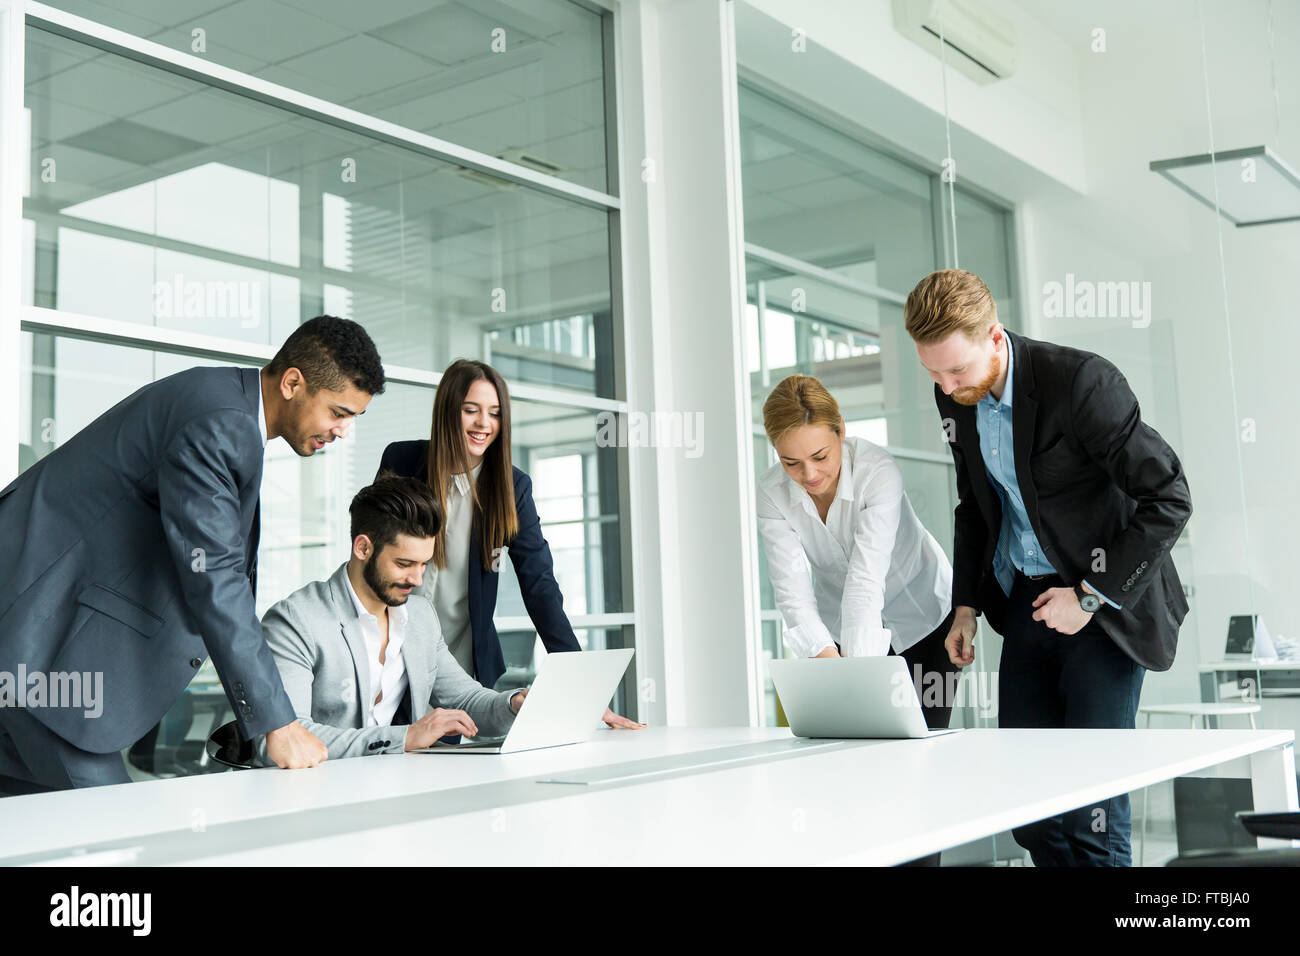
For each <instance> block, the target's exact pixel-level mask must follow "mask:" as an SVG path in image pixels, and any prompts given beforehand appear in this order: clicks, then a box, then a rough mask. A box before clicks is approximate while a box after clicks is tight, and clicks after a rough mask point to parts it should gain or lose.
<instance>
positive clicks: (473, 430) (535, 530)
mask: <svg viewBox="0 0 1300 956" xmlns="http://www.w3.org/2000/svg"><path fill="white" fill-rule="evenodd" d="M379 470H380V471H381V472H382V471H385V470H389V471H394V472H396V473H397V474H399V475H406V476H410V477H415V478H419V479H420V480H422V481H426V482H428V484H429V487H430V488H431V489H432V490H433V493H434V494H435V495H436V496H437V498H438V503H439V504H440V505H441V506H442V511H443V514H444V515H446V520H445V521H444V522H443V526H442V530H441V531H440V532H439V533H438V536H437V539H436V543H435V545H434V552H433V565H434V573H433V574H426V575H425V578H424V583H423V584H422V585H421V588H420V593H421V594H423V595H424V596H425V597H426V598H428V600H429V601H430V603H432V604H433V606H434V610H436V611H437V613H438V622H439V624H441V626H442V634H443V638H444V640H445V641H446V642H447V648H448V650H450V651H451V653H452V655H453V656H454V657H455V658H456V661H457V662H458V663H459V664H460V666H461V667H462V668H463V669H464V671H465V672H466V673H467V674H469V675H470V676H471V677H473V678H475V679H476V680H478V682H479V683H480V684H482V685H483V686H484V687H492V686H493V685H494V684H496V682H497V680H498V679H499V678H500V677H501V675H502V674H503V673H505V669H506V666H505V657H504V655H503V654H502V651H501V641H500V639H499V638H498V636H497V630H496V626H495V625H494V624H493V622H492V614H493V612H494V611H495V609H496V603H497V581H498V573H497V571H498V568H499V567H500V562H501V552H502V550H503V549H504V550H505V551H506V553H507V554H508V555H509V556H510V561H511V563H512V564H513V565H514V569H515V576H516V577H517V578H518V580H519V589H520V591H521V593H522V594H523V599H524V606H525V607H526V608H527V609H528V616H529V617H530V618H531V619H532V622H533V626H534V627H536V628H537V635H538V637H540V638H541V639H542V644H543V645H544V646H545V647H546V650H547V651H548V652H555V651H577V650H581V648H580V647H579V645H578V638H577V637H576V636H575V635H574V633H573V627H572V626H571V625H570V624H569V619H568V617H567V616H566V615H565V613H564V606H563V605H564V598H563V596H562V595H561V594H560V586H559V584H557V583H556V580H555V572H554V565H553V563H552V560H551V549H550V546H549V545H547V543H546V538H545V537H544V536H543V535H542V525H541V521H540V520H539V518H538V517H537V506H536V504H535V503H534V502H533V482H532V479H531V478H529V476H528V475H527V474H526V473H524V472H523V471H521V470H519V469H518V468H515V467H514V466H513V464H512V463H511V460H510V392H509V390H508V389H507V388H506V383H505V379H503V378H502V377H501V374H500V373H499V372H498V371H497V370H496V369H494V368H493V367H492V366H490V365H488V364H487V363H486V362H480V361H477V360H473V359H457V360H456V361H455V362H453V363H452V364H451V365H450V366H448V367H447V370H446V371H445V372H443V374H442V379H441V381H439V383H438V390H437V392H435V394H434V400H433V425H432V429H431V432H430V437H429V440H427V441H426V440H418V441H400V442H393V443H392V444H391V445H389V446H388V447H387V448H385V449H384V455H383V459H382V460H381V461H380V463H379ZM604 720H605V723H607V724H609V725H610V726H611V727H621V728H628V729H636V728H640V727H642V726H644V725H643V724H638V723H636V722H635V721H632V720H628V719H627V718H626V717H620V716H618V715H617V714H615V713H613V711H611V710H609V709H606V711H605V716H604Z"/></svg>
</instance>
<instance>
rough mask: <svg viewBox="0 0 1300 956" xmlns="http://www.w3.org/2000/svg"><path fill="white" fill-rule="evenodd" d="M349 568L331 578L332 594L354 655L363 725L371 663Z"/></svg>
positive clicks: (336, 610)
mask: <svg viewBox="0 0 1300 956" xmlns="http://www.w3.org/2000/svg"><path fill="white" fill-rule="evenodd" d="M347 574H348V566H347V565H346V564H344V565H343V566H342V567H340V568H339V569H338V570H337V571H335V572H334V575H333V576H332V577H331V578H330V592H331V593H332V594H333V596H334V609H335V612H336V613H337V615H338V619H339V632H340V633H341V634H342V635H343V640H344V642H345V643H346V644H347V646H348V651H349V652H351V654H352V666H353V668H354V669H355V670H356V678H357V707H358V708H359V710H360V719H361V721H362V725H363V726H364V724H365V719H366V706H365V705H366V695H367V694H368V693H370V661H369V659H368V657H367V652H366V638H365V635H363V634H362V633H361V619H360V618H359V617H357V608H356V605H355V604H353V603H352V594H351V593H350V591H349V586H348V581H347Z"/></svg>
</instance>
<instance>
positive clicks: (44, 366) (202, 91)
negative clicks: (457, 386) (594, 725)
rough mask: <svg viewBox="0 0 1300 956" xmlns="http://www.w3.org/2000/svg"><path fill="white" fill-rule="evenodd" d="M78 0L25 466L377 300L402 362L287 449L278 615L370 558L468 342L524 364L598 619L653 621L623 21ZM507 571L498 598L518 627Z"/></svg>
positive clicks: (517, 432) (616, 623)
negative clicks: (621, 108) (636, 415)
mask: <svg viewBox="0 0 1300 956" xmlns="http://www.w3.org/2000/svg"><path fill="white" fill-rule="evenodd" d="M55 6H56V7H58V8H59V9H60V11H65V12H66V13H68V14H74V15H76V16H75V17H67V16H65V15H64V13H58V14H52V15H50V16H49V17H45V16H36V15H33V14H29V16H28V26H27V40H26V65H27V76H26V102H25V106H26V110H25V114H26V115H25V117H24V124H23V125H24V126H25V128H26V129H27V131H28V135H29V137H30V173H29V183H28V185H27V188H26V190H25V199H24V204H23V218H24V223H23V239H24V245H25V261H24V276H25V281H24V288H23V305H24V308H23V330H24V334H23V337H22V342H21V348H22V375H23V382H22V388H23V407H22V409H21V410H20V414H21V415H22V424H21V426H20V445H21V447H20V468H24V469H25V468H27V467H30V466H31V464H32V463H33V462H35V461H37V460H39V459H40V458H41V457H42V456H44V455H46V454H49V453H50V452H51V451H52V450H54V449H55V448H57V447H58V446H59V445H61V444H62V443H63V442H64V441H66V440H67V439H68V438H69V437H70V436H72V435H73V434H75V433H76V432H77V431H78V430H79V429H80V428H82V427H83V426H84V425H86V424H87V423H88V422H90V421H91V420H93V419H94V418H95V417H96V416H97V415H98V414H100V413H101V412H103V411H104V410H106V409H107V408H109V407H110V406H111V405H112V404H113V403H114V402H116V401H117V400H119V399H120V398H122V397H124V396H125V395H127V394H130V393H131V392H132V391H134V390H135V389H137V388H139V387H141V386H142V385H144V384H146V383H148V382H150V381H153V380H155V379H157V378H160V377H163V376H166V375H169V374H172V373H174V372H177V371H180V370H182V369H185V368H189V367H192V366H195V365H200V364H207V365H213V364H227V365H228V364H242V365H255V364H262V363H263V362H265V361H266V359H267V358H268V357H269V356H270V355H271V354H272V353H273V352H274V349H275V348H276V347H277V346H278V345H279V344H280V343H281V342H282V341H283V340H284V338H285V337H286V336H287V335H288V334H289V332H290V331H292V330H293V328H294V327H296V326H297V325H298V324H299V323H300V322H302V321H303V320H304V319H306V318H310V317H311V316H314V315H317V314H321V313H329V314H334V315H341V316H345V317H348V318H353V319H355V320H356V321H358V322H360V323H361V324H362V325H364V326H365V327H366V329H367V330H368V331H369V333H370V334H371V336H372V337H373V338H374V339H375V342H376V344H377V345H378V346H379V350H380V354H381V356H382V358H383V360H384V364H385V367H386V369H387V370H388V372H389V377H390V384H389V387H388V389H387V391H386V392H385V394H384V395H382V396H379V397H378V398H376V400H375V401H374V402H372V404H371V406H370V409H369V410H368V411H367V414H366V415H365V417H364V418H362V419H358V420H357V421H356V422H355V424H354V426H353V430H352V433H351V434H350V436H349V438H348V439H347V440H345V441H344V442H341V443H339V444H337V445H335V446H331V447H330V449H329V450H328V452H322V453H320V454H318V455H316V456H314V457H313V458H311V459H305V460H304V459H299V458H298V457H297V456H296V455H294V454H293V453H292V451H291V450H289V449H288V448H286V447H284V446H283V444H282V443H279V442H276V443H272V444H271V445H270V446H269V447H268V454H267V460H266V467H265V472H264V478H263V487H262V515H263V519H262V522H263V523H262V527H263V532H262V538H261V554H260V556H259V592H258V610H259V612H261V611H264V610H265V608H266V607H267V606H269V604H271V603H273V602H274V601H276V600H278V599H279V598H281V597H283V596H285V595H286V594H288V593H289V592H290V591H292V590H294V589H295V588H297V587H300V586H301V585H303V584H304V583H306V582H308V581H311V580H316V579H320V578H322V577H325V576H327V575H328V574H329V573H330V572H331V571H333V569H334V568H335V567H337V566H338V564H339V563H341V562H342V561H343V560H345V559H346V556H347V552H348V533H347V505H348V502H349V501H350V500H351V497H352V495H353V494H354V493H355V492H356V490H357V489H358V488H360V487H362V486H363V485H365V484H367V483H369V482H370V480H371V479H372V478H373V476H374V474H375V471H376V468H377V466H378V463H379V459H380V456H381V454H382V452H383V450H384V448H385V446H386V445H387V444H388V443H389V442H392V441H396V440H401V439H412V438H422V437H427V436H428V434H429V430H430V416H431V411H432V405H433V393H434V389H435V387H436V382H437V378H438V374H439V373H440V372H441V370H442V369H443V368H445V367H446V366H447V365H448V364H449V363H450V362H451V361H452V360H454V359H456V358H460V357H471V358H482V359H484V360H486V361H488V362H491V363H493V364H494V365H495V366H496V367H498V368H499V369H500V371H501V372H502V374H503V375H504V376H505V377H506V379H507V381H508V382H509V383H510V387H511V391H512V394H513V396H514V399H515V400H514V403H513V418H514V422H513V424H514V430H513V438H514V448H513V452H514V456H515V461H516V464H517V465H518V466H519V467H521V468H523V469H525V470H527V471H530V473H531V474H532V477H533V481H534V489H535V495H536V498H537V504H538V509H539V512H540V514H541V518H542V522H543V528H544V531H545V533H546V535H547V537H548V539H549V541H550V543H551V548H552V551H553V553H554V555H555V562H556V575H557V578H558V580H559V582H560V585H561V588H562V590H563V593H564V596H565V606H566V610H567V611H568V612H569V614H570V616H571V618H572V619H573V621H574V624H575V627H578V628H579V629H580V632H581V633H582V634H583V635H584V639H587V637H586V636H589V635H596V637H593V638H591V643H592V644H593V645H595V646H603V645H604V644H605V643H606V642H607V635H611V634H613V635H617V641H620V642H621V641H626V642H628V643H630V642H631V630H632V624H633V620H632V618H631V614H630V612H631V607H630V604H631V602H630V597H629V596H628V595H625V594H624V590H623V581H624V575H623V573H622V561H623V554H624V551H625V549H626V548H627V547H628V544H629V542H628V529H627V526H626V523H625V521H624V515H625V514H626V507H625V500H624V499H625V497H626V495H625V493H624V491H623V489H622V488H621V486H620V479H619V474H620V468H619V462H618V456H619V455H620V454H624V453H623V452H621V451H620V450H619V449H616V448H604V447H597V445H596V442H595V436H596V432H597V429H596V426H595V418H596V416H597V415H598V414H600V413H601V412H609V411H615V412H618V411H624V410H625V408H626V406H625V403H624V401H623V400H624V398H625V396H623V395H621V394H618V393H617V391H616V389H617V387H618V386H617V384H616V383H618V382H619V381H620V380H621V376H620V375H618V374H616V363H617V362H618V361H619V358H618V356H616V354H615V349H614V343H615V342H617V341H619V340H620V337H619V336H618V334H617V327H616V323H617V322H618V321H619V319H620V317H619V315H618V314H617V311H616V309H615V306H614V303H615V302H616V301H617V296H616V295H614V294H613V292H614V290H613V289H612V287H611V282H612V281H613V279H612V277H613V276H615V275H617V272H618V270H617V265H616V263H614V262H612V261H611V253H610V249H611V242H610V223H611V221H612V216H611V213H612V212H613V211H614V210H616V209H617V206H618V201H617V199H616V198H615V197H614V196H613V195H612V189H611V182H610V177H609V171H610V170H612V169H614V168H616V157H615V156H614V155H613V146H612V140H611V137H609V136H607V135H606V122H607V115H606V103H607V102H612V97H610V96H609V95H608V94H607V87H608V85H609V84H610V83H611V82H612V77H611V76H607V75H606V73H607V67H606V59H607V53H608V51H607V49H606V47H607V42H606V39H605V36H606V33H607V25H606V23H605V18H606V17H608V16H609V15H608V14H604V15H602V14H599V13H596V12H593V11H592V10H590V9H588V8H587V7H585V6H582V5H579V4H575V3H572V2H570V0H541V2H530V3H528V4H520V3H511V2H503V3H499V4H493V5H492V6H491V8H490V9H487V8H484V7H482V6H481V5H479V4H471V3H468V2H463V3H462V2H454V0H453V2H447V3H442V4H427V3H423V2H415V0H401V2H399V0H394V2H391V3H384V4H380V5H378V6H377V7H376V6H375V5H373V4H372V5H369V6H366V7H364V9H363V8H361V7H357V6H356V5H355V4H352V3H345V2H342V0H329V2H317V0H312V2H310V3H309V2H306V0H301V2H300V0H286V2H275V0H267V2H259V3H257V4H251V3H237V4H230V5H227V6H224V7H221V8H220V9H216V10H212V11H211V12H207V13H203V12H200V13H199V14H197V15H196V14H195V12H194V7H193V5H185V4H176V5H168V4H158V3H154V2H148V0H124V2H117V3H114V4H112V5H109V4H101V3H95V2H90V0H86V2H74V0H65V2H62V3H56V4H55ZM199 6H205V5H199ZM81 17H84V18H85V19H78V18H81ZM108 28H112V29H108ZM116 30H121V31H124V33H123V34H118V33H116V32H115V31H116ZM196 31H197V32H196ZM226 67H229V68H231V69H233V70H238V71H241V72H240V73H236V74H231V73H228V72H226V71H225V70H224V68H226ZM260 81H267V82H269V83H270V84H275V85H274V86H266V85H259V84H260ZM503 570H505V571H506V574H504V575H503V582H502V590H501V606H500V607H499V608H498V617H499V618H501V619H503V620H504V623H505V624H507V625H509V627H511V628H513V630H511V633H513V634H516V635H521V634H523V633H525V632H526V630H527V628H526V625H527V619H526V617H523V615H524V614H525V612H524V609H523V606H522V601H521V599H520V598H519V595H518V585H517V583H516V582H515V581H514V579H513V574H512V573H511V572H510V571H509V569H508V562H506V564H505V566H503ZM521 617H522V618H523V620H522V621H521V620H519V618H521ZM519 639H520V640H522V638H519ZM608 641H609V642H610V644H611V646H612V644H613V642H614V641H615V638H608ZM533 646H534V645H533V644H532V643H530V644H528V647H527V654H526V655H525V654H524V652H523V651H522V650H519V649H515V651H514V652H513V653H514V657H513V658H512V660H513V661H514V662H515V663H516V664H519V666H525V665H524V664H523V663H520V661H521V660H522V657H521V655H523V656H528V657H529V662H528V663H527V666H532V664H531V655H532V653H533ZM624 704H625V706H628V707H633V706H634V704H633V702H632V701H631V700H628V701H626V702H624Z"/></svg>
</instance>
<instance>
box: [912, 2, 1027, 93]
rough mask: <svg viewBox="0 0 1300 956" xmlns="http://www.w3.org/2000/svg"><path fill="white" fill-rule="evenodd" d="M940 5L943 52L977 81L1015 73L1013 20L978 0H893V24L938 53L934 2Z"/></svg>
mask: <svg viewBox="0 0 1300 956" xmlns="http://www.w3.org/2000/svg"><path fill="white" fill-rule="evenodd" d="M940 3H942V4H943V47H944V48H946V49H943V53H942V55H943V57H944V59H945V60H946V61H947V63H948V65H949V66H951V67H953V68H955V69H957V70H960V71H961V72H962V73H964V74H966V75H967V76H969V77H970V78H971V79H972V80H975V81H976V82H977V83H992V82H993V81H994V80H1002V79H1006V78H1007V77H1008V76H1011V75H1012V74H1013V73H1015V72H1016V66H1017V65H1018V64H1019V62H1020V41H1019V37H1018V36H1017V34H1016V25H1015V24H1014V23H1012V22H1011V21H1010V20H1008V19H1007V18H1006V17H1004V16H1002V15H1001V14H999V13H995V12H994V11H993V10H991V9H990V8H989V6H988V5H987V4H985V3H981V2H980V0H894V27H895V28H896V29H897V30H898V32H899V33H901V34H902V35H903V36H905V37H907V38H908V39H909V40H911V41H912V42H913V43H916V44H918V45H920V46H922V47H925V49H927V50H929V51H930V52H931V53H933V54H934V55H935V56H939V55H940V49H941V48H940V45H939V5H940Z"/></svg>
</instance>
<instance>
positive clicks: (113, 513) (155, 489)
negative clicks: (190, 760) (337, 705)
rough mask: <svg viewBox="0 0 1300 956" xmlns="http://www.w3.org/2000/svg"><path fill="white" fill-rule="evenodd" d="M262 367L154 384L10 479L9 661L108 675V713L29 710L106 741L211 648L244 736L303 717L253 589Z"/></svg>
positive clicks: (71, 736)
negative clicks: (283, 680)
mask: <svg viewBox="0 0 1300 956" xmlns="http://www.w3.org/2000/svg"><path fill="white" fill-rule="evenodd" d="M258 388H259V384H258V371H257V369H252V368H195V369H190V370H189V371H185V372H179V373H177V374H176V375H171V376H168V377H167V378H164V379H161V380H160V381H157V382H154V383H152V384H150V385H146V386H145V387H144V388H142V389H140V390H139V391H137V392H135V393H134V394H133V395H130V396H128V397H127V398H125V399H123V400H122V401H121V402H119V403H118V404H117V405H115V406H113V407H112V408H111V409H109V410H108V411H107V412H105V413H104V414H103V415H101V416H99V418H97V419H95V420H94V421H93V422H91V423H90V424H89V425H87V426H86V427H85V428H83V429H82V430H81V431H79V432H78V433H77V434H76V435H74V436H72V438H70V439H69V440H68V441H67V442H65V443H64V444H63V445H62V446H61V447H59V448H58V449H56V450H55V451H53V452H52V453H50V454H49V455H48V456H46V457H45V458H43V459H41V460H40V461H38V462H37V463H36V464H35V465H33V466H32V467H31V468H29V469H28V470H27V471H25V472H24V473H23V474H22V475H20V476H19V477H18V478H17V479H16V480H15V481H14V482H12V483H11V484H10V485H9V486H8V487H7V488H5V489H4V490H3V491H0V527H3V528H4V530H5V537H6V540H7V542H8V544H7V547H5V548H3V549H0V670H7V671H9V672H11V673H14V672H16V669H17V666H18V664H20V663H21V664H25V665H26V667H27V670H28V672H29V673H30V672H32V671H45V672H48V671H64V672H66V671H78V672H95V671H100V672H103V675H104V683H103V696H104V701H103V713H102V714H101V715H100V716H99V717H97V718H87V717H86V716H85V714H84V708H81V707H69V708H48V707H45V708H33V709H32V711H31V713H32V715H33V716H34V717H36V718H37V719H38V720H40V721H41V722H42V723H44V724H45V725H46V726H47V727H49V728H50V729H51V730H53V731H54V732H55V733H57V734H58V735H59V736H60V737H63V738H64V739H65V740H67V741H68V742H70V743H72V744H73V745H74V746H77V747H80V748H81V749H83V750H87V751H90V752H92V753H111V752H113V751H115V750H121V749H122V748H124V747H128V746H130V745H131V744H132V743H134V742H135V741H136V740H138V739H139V738H140V737H142V736H143V735H144V734H145V732H146V731H148V730H149V728H151V727H152V726H153V725H154V724H156V723H157V722H158V721H159V720H160V719H161V717H162V716H163V714H164V713H165V712H166V711H167V709H168V708H169V707H171V705H172V704H173V703H175V701H176V699H177V698H178V697H179V696H180V695H181V693H182V692H183V691H184V690H185V686H186V685H187V684H188V683H189V682H190V679H191V678H192V677H193V676H194V672H195V671H196V670H197V669H198V667H199V666H200V665H201V664H202V662H203V659H204V658H206V657H207V656H208V655H209V654H211V655H212V660H213V663H214V664H215V665H216V668H217V673H218V674H219V675H220V676H221V680H222V683H223V684H224V685H225V688H226V693H227V695H228V696H229V697H230V701H231V705H232V707H233V708H234V711H235V715H236V719H237V720H238V721H239V726H240V730H241V731H242V732H243V734H244V735H245V738H246V739H247V738H249V737H252V736H255V735H257V734H259V733H266V732H267V731H269V730H274V729H276V728H277V727H283V726H284V725H285V724H288V723H290V722H291V721H293V720H294V711H293V705H292V703H290V701H289V697H288V695H287V694H285V692H284V688H283V687H282V686H281V684H280V675H279V672H278V671H277V670H276V666H275V660H274V658H273V657H272V656H271V651H270V650H269V649H268V648H267V646H266V642H265V640H263V638H262V627H261V624H260V623H259V622H258V619H257V613H256V611H255V609H254V601H253V579H254V576H255V574H256V559H257V539H258V493H259V489H260V486H261V481H262V455H263V451H264V449H263V447H262V436H261V432H260V429H259V426H258V422H257V415H258V414H259V412H258Z"/></svg>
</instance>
